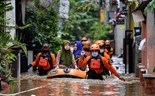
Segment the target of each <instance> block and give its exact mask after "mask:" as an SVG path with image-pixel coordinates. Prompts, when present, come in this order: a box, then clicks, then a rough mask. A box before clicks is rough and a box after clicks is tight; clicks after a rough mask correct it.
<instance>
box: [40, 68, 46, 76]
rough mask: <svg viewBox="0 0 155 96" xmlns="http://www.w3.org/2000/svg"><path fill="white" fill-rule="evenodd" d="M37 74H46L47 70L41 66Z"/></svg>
mask: <svg viewBox="0 0 155 96" xmlns="http://www.w3.org/2000/svg"><path fill="white" fill-rule="evenodd" d="M38 72H39V73H38V75H40V76H43V75H47V72H48V71H47V70H44V69H43V68H42V67H39V68H38Z"/></svg>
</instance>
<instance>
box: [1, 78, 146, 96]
mask: <svg viewBox="0 0 155 96" xmlns="http://www.w3.org/2000/svg"><path fill="white" fill-rule="evenodd" d="M142 94H144V93H143V91H142V88H141V84H140V82H139V81H133V80H131V81H126V82H122V81H120V80H118V79H115V78H108V79H106V80H105V81H101V80H86V79H75V78H74V79H72V78H54V79H43V80H42V79H28V80H21V81H20V84H19V83H17V85H15V86H12V87H10V88H9V90H8V91H2V92H1V94H0V95H6V96H7V95H14V96H147V95H142Z"/></svg>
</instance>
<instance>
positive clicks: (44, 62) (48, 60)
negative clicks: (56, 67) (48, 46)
mask: <svg viewBox="0 0 155 96" xmlns="http://www.w3.org/2000/svg"><path fill="white" fill-rule="evenodd" d="M38 66H39V67H43V69H45V70H49V68H50V69H52V68H53V64H52V57H51V54H50V53H48V54H47V55H46V56H44V55H43V54H41V55H40V58H39V64H38Z"/></svg>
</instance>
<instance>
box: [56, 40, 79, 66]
mask: <svg viewBox="0 0 155 96" xmlns="http://www.w3.org/2000/svg"><path fill="white" fill-rule="evenodd" d="M56 68H76V69H78V67H77V64H76V61H75V58H74V55H73V53H72V52H71V50H70V42H69V41H68V40H66V41H64V44H63V46H62V50H59V51H58V53H57V57H56Z"/></svg>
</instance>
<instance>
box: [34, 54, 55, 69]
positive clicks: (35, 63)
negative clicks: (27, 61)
mask: <svg viewBox="0 0 155 96" xmlns="http://www.w3.org/2000/svg"><path fill="white" fill-rule="evenodd" d="M40 55H41V53H38V54H37V56H36V59H35V61H33V62H32V66H38V65H39V59H40ZM51 58H52V62H50V63H51V64H52V65H53V68H55V66H56V60H55V55H54V54H53V53H51ZM43 69H44V70H50V69H51V66H50V64H48V66H47V67H43Z"/></svg>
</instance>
